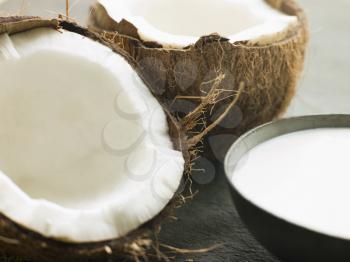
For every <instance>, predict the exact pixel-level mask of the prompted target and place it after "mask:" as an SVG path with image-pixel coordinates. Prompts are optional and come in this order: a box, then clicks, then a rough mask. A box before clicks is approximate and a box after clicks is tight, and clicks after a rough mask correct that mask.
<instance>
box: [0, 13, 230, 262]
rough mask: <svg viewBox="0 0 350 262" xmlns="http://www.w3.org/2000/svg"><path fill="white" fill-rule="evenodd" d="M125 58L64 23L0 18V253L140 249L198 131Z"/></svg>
mask: <svg viewBox="0 0 350 262" xmlns="http://www.w3.org/2000/svg"><path fill="white" fill-rule="evenodd" d="M135 64H136V63H135V61H134V60H133V59H132V58H131V57H130V56H129V55H128V54H127V53H125V52H124V51H123V50H121V49H120V48H119V47H117V46H114V45H113V42H111V41H109V40H108V39H105V38H103V37H101V36H100V35H98V34H96V33H92V32H90V31H88V30H87V29H84V28H81V27H79V26H77V25H76V24H73V23H70V22H68V21H61V20H42V19H40V18H33V17H9V18H0V72H1V73H0V76H1V77H0V81H1V85H0V121H1V123H2V125H1V126H2V127H1V129H0V170H1V172H0V247H1V248H3V249H4V250H5V251H10V252H15V253H16V254H21V255H23V256H25V257H28V256H29V257H31V258H33V257H34V258H35V259H38V260H50V259H51V261H52V259H54V260H55V261H57V260H60V261H61V260H63V261H66V260H67V259H72V260H74V261H76V259H82V260H84V259H88V258H101V257H104V256H115V255H122V256H128V257H132V258H133V259H136V258H137V257H138V256H144V255H145V254H146V253H147V252H148V249H149V248H150V247H151V246H152V241H151V239H152V234H156V228H158V226H159V225H160V222H161V221H162V220H164V218H166V217H167V216H168V215H169V214H170V212H171V210H172V209H173V208H174V205H175V204H177V201H178V193H179V188H180V184H181V180H182V178H183V175H184V173H185V172H187V171H188V169H189V167H190V161H191V156H192V155H193V152H192V151H191V149H190V148H191V147H193V146H195V145H196V144H197V143H198V142H199V140H200V138H201V135H200V134H199V136H200V137H197V136H198V135H197V136H196V137H193V135H190V133H189V132H188V131H189V130H190V129H191V127H193V126H195V124H194V123H188V124H187V125H185V124H184V123H183V122H179V121H176V120H175V119H174V118H173V117H171V115H170V114H169V113H168V112H167V110H166V109H164V108H163V106H162V103H161V102H159V101H158V100H157V99H156V98H155V96H154V94H152V92H151V91H150V89H149V87H148V84H147V82H146V81H144V80H143V79H142V78H141V77H139V74H137V70H136V71H135V70H134V68H135ZM232 106H233V104H232ZM202 109H203V108H202V107H201V110H202ZM194 113H195V112H194ZM218 120H219V119H218ZM84 261H86V260H84Z"/></svg>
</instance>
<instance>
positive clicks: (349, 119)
mask: <svg viewBox="0 0 350 262" xmlns="http://www.w3.org/2000/svg"><path fill="white" fill-rule="evenodd" d="M320 119H326V120H332V121H335V120H337V119H342V120H346V122H348V126H343V128H346V127H349V128H350V114H319V115H305V116H296V117H288V118H282V119H278V120H275V121H271V122H268V123H265V124H262V125H260V126H257V127H255V128H253V129H251V130H249V131H247V132H246V133H244V134H243V135H241V136H240V137H239V138H238V139H237V140H236V141H235V142H234V143H233V144H232V146H231V147H230V148H229V150H228V151H227V154H226V156H225V159H224V171H225V176H226V178H227V181H228V183H229V185H230V187H231V190H234V191H235V193H236V194H237V195H239V197H241V198H242V199H244V200H245V201H247V202H248V203H249V204H250V205H252V206H254V207H255V208H256V209H258V210H260V211H262V212H264V213H266V214H268V215H270V216H271V217H273V218H275V219H278V220H281V221H284V222H285V223H287V224H290V225H292V226H294V227H298V228H301V229H303V230H306V231H309V232H311V233H314V234H318V235H321V236H324V237H327V238H333V239H336V240H340V241H346V242H350V237H349V238H344V237H341V236H337V235H332V234H327V233H325V232H321V231H317V230H315V229H312V228H308V227H306V226H302V225H299V224H297V223H294V222H291V221H289V220H287V219H286V218H283V217H280V216H277V215H276V214H273V213H272V212H270V211H268V210H266V209H264V208H262V207H260V206H258V205H256V204H255V203H253V202H252V201H251V200H249V199H247V198H246V197H245V196H244V195H243V194H241V192H240V191H239V190H238V189H237V188H236V187H235V185H234V184H233V182H232V177H233V175H232V174H231V175H230V174H229V172H228V166H229V163H228V162H229V160H230V156H231V153H232V152H233V151H234V149H235V148H236V147H237V145H239V144H241V143H242V142H244V141H245V140H246V139H247V138H249V137H250V136H251V135H253V134H255V133H257V132H259V131H261V130H263V129H265V128H267V127H269V126H272V125H280V124H282V123H286V122H290V121H293V120H306V121H310V120H320ZM317 128H342V125H339V126H337V127H334V126H333V127H332V126H328V127H327V125H321V126H319V127H317V124H316V125H315V126H314V127H310V128H302V129H299V130H297V131H303V130H311V129H317ZM297 131H291V132H286V133H281V134H280V135H277V136H273V137H272V138H274V137H278V136H282V135H284V134H288V133H293V132H297ZM272 138H270V139H272ZM268 140H269V139H267V140H265V141H268ZM265 141H264V142H265ZM264 142H260V143H258V144H261V143H264ZM248 151H249V150H248ZM243 155H244V154H243ZM243 155H242V156H240V157H239V159H238V161H239V160H240V159H241V158H242V157H243ZM238 161H237V162H238ZM237 162H236V163H237ZM236 163H234V164H236ZM238 212H239V211H238Z"/></svg>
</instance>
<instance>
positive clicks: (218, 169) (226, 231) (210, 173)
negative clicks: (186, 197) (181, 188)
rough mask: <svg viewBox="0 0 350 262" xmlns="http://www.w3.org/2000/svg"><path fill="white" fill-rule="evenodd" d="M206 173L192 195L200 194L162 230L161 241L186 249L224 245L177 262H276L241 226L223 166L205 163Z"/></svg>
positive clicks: (196, 177) (198, 178) (198, 176)
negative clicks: (175, 219) (192, 261)
mask: <svg viewBox="0 0 350 262" xmlns="http://www.w3.org/2000/svg"><path fill="white" fill-rule="evenodd" d="M196 168H198V169H199V168H201V167H200V166H198V167H196ZM205 169H206V172H205V173H204V174H203V173H201V174H200V173H198V174H195V175H194V183H193V191H197V190H198V194H197V195H196V197H195V198H194V199H193V200H192V201H191V202H189V203H187V204H186V205H185V206H184V207H182V208H180V209H179V210H178V211H177V217H178V220H177V221H174V222H171V223H168V224H165V225H164V226H163V228H162V233H161V238H160V241H161V242H162V243H165V244H167V245H171V246H175V247H177V248H185V249H201V248H206V247H210V246H214V245H216V244H222V246H220V247H218V248H217V249H215V250H213V251H210V252H207V253H202V254H193V255H189V254H187V255H181V256H177V259H176V261H186V260H189V261H191V260H190V259H193V260H194V261H200V262H202V261H203V262H226V261H227V262H236V261H237V262H245V261H246V262H273V261H274V262H277V261H278V260H277V259H276V258H274V257H273V256H272V255H271V254H269V253H268V252H267V251H266V250H265V249H264V248H263V247H262V246H261V245H260V244H259V243H257V241H256V240H255V239H254V238H253V237H252V235H251V234H250V233H249V232H248V230H247V229H246V228H245V226H244V225H243V224H242V222H241V220H240V218H239V216H238V214H237V212H236V209H235V207H234V205H233V202H232V199H231V196H230V192H229V186H228V184H227V182H226V180H225V174H224V171H223V168H222V165H221V164H220V163H219V162H218V161H216V162H215V163H214V164H210V163H207V162H206V163H205Z"/></svg>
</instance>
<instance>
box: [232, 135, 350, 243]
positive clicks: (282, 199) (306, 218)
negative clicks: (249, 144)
mask: <svg viewBox="0 0 350 262" xmlns="http://www.w3.org/2000/svg"><path fill="white" fill-rule="evenodd" d="M232 180H233V184H234V186H235V187H236V189H238V191H239V192H240V193H241V194H242V195H243V196H244V197H245V198H247V199H248V200H250V201H251V202H252V203H254V204H255V205H258V206H260V207H262V208H263V209H265V210H266V211H268V212H269V213H272V214H274V215H276V216H278V217H280V218H282V219H285V220H287V221H289V222H292V223H295V224H298V225H300V226H303V227H307V228H309V229H311V230H315V231H318V232H321V233H324V234H327V235H331V236H338V237H341V238H345V239H350V128H322V129H313V130H305V131H299V132H295V133H290V134H287V135H283V136H280V137H277V138H274V139H271V140H269V141H266V142H265V143H262V144H260V145H259V146H257V147H255V148H253V149H252V150H250V151H249V152H248V153H247V154H246V155H245V156H244V157H243V158H242V159H241V160H240V161H239V162H238V165H237V166H236V168H235V170H234V173H233V178H232Z"/></svg>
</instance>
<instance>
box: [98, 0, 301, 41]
mask: <svg viewBox="0 0 350 262" xmlns="http://www.w3.org/2000/svg"><path fill="white" fill-rule="evenodd" d="M98 1H99V3H100V4H101V5H102V6H103V7H104V8H105V9H106V11H107V13H108V15H109V16H110V17H111V18H112V19H113V20H114V21H116V22H120V21H121V20H122V19H125V20H127V21H129V22H131V23H132V24H133V25H135V26H136V28H137V29H138V34H139V35H140V37H141V38H142V39H143V40H144V41H156V42H158V43H160V44H162V45H163V46H167V47H184V46H188V45H191V44H194V43H195V42H196V41H198V38H199V37H201V36H205V35H210V34H212V33H218V34H220V35H221V36H224V37H226V38H228V39H230V42H232V43H234V42H236V41H246V40H247V41H248V40H251V41H269V39H273V40H275V41H276V40H278V37H281V36H283V35H284V34H285V32H286V31H287V30H288V29H289V28H290V27H291V26H292V25H294V24H295V23H296V22H297V18H296V17H295V16H288V15H285V14H283V13H282V12H280V11H278V10H276V9H274V8H272V7H271V6H270V5H269V4H268V3H266V1H264V0H190V1H189V0H148V1H143V0H129V1H124V0H98Z"/></svg>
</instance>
